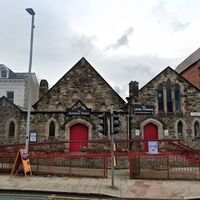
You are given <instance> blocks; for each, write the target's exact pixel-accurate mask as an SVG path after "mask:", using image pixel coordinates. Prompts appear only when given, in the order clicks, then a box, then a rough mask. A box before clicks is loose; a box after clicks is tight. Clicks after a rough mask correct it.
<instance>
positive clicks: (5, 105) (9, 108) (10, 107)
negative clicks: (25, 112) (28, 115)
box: [0, 96, 22, 114]
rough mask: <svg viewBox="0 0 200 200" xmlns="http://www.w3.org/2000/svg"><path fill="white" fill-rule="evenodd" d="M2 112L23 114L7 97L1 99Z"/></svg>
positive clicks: (0, 107)
mask: <svg viewBox="0 0 200 200" xmlns="http://www.w3.org/2000/svg"><path fill="white" fill-rule="evenodd" d="M0 110H1V112H2V113H9V114H11V113H14V112H16V111H17V112H22V110H21V109H20V108H19V107H18V106H17V105H15V104H14V103H12V102H11V101H9V99H7V98H6V97H5V96H3V97H1V98H0Z"/></svg>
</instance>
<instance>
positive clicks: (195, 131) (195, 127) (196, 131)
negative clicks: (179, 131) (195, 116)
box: [194, 121, 200, 137]
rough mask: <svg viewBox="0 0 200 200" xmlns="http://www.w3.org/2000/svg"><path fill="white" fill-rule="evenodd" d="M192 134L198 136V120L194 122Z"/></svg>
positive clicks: (199, 135)
mask: <svg viewBox="0 0 200 200" xmlns="http://www.w3.org/2000/svg"><path fill="white" fill-rule="evenodd" d="M194 136H195V137H200V129H199V122H198V121H196V122H195V123H194Z"/></svg>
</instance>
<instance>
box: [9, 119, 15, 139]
mask: <svg viewBox="0 0 200 200" xmlns="http://www.w3.org/2000/svg"><path fill="white" fill-rule="evenodd" d="M8 135H9V137H14V136H15V123H14V122H13V121H12V122H11V123H10V125H9V134H8Z"/></svg>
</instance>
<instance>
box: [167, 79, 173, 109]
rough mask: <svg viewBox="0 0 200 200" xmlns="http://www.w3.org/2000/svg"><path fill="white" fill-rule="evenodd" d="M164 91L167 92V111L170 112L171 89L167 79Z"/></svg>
mask: <svg viewBox="0 0 200 200" xmlns="http://www.w3.org/2000/svg"><path fill="white" fill-rule="evenodd" d="M166 90H167V91H166V92H167V112H172V111H173V109H172V90H171V83H170V81H169V80H168V81H167V83H166Z"/></svg>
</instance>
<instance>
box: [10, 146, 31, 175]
mask: <svg viewBox="0 0 200 200" xmlns="http://www.w3.org/2000/svg"><path fill="white" fill-rule="evenodd" d="M20 164H22V165H23V168H24V175H25V177H27V175H26V173H28V172H30V175H31V176H32V171H31V166H30V160H29V157H28V153H27V152H26V150H25V149H20V150H19V151H18V153H17V156H16V158H15V162H14V165H13V168H12V171H11V174H10V178H11V177H12V175H13V173H15V175H16V174H17V172H18V170H19V166H20Z"/></svg>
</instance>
